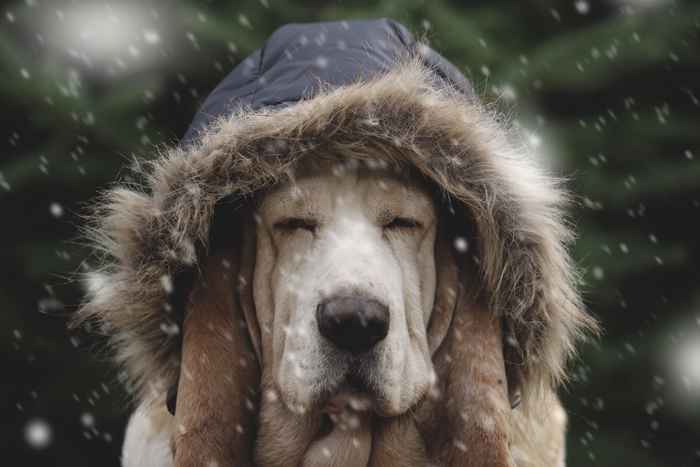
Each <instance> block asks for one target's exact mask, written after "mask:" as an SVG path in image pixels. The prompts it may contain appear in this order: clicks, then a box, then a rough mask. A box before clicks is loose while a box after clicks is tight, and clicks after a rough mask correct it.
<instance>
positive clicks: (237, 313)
mask: <svg viewBox="0 0 700 467" xmlns="http://www.w3.org/2000/svg"><path fill="white" fill-rule="evenodd" d="M242 235H243V236H245V234H242ZM236 243H237V244H236V245H235V246H234V247H227V248H226V249H224V250H222V251H219V252H217V253H214V254H213V255H212V256H210V257H209V258H208V259H207V261H206V264H205V265H204V268H203V270H202V274H201V277H200V279H199V280H198V281H197V282H196V284H195V287H194V290H193V291H192V294H191V295H190V299H189V302H188V304H187V306H186V317H185V322H184V326H183V327H184V330H183V342H182V361H181V370H180V380H179V385H178V391H177V403H176V410H175V417H176V422H177V423H176V427H177V428H176V430H175V433H174V440H173V441H174V450H175V465H177V466H179V467H180V466H195V465H203V464H207V465H209V464H211V465H222V466H223V465H237V466H239V465H240V466H247V465H253V463H252V451H253V443H254V439H255V429H256V426H255V425H256V420H257V411H258V409H257V407H258V400H259V388H260V367H259V362H258V359H257V358H256V349H257V347H256V346H255V345H254V344H253V342H251V335H253V336H254V335H255V332H256V331H255V329H257V327H256V326H257V324H255V325H254V326H253V327H250V326H249V323H247V322H246V318H248V315H249V313H252V314H253V315H254V310H252V309H250V308H248V309H246V307H252V304H250V303H246V301H247V299H246V295H245V294H246V293H249V292H250V291H249V290H247V291H246V288H247V287H248V285H249V284H250V281H249V280H248V283H247V284H246V280H247V279H246V277H245V274H246V268H252V266H251V265H246V264H244V263H245V262H246V261H245V260H246V258H245V253H243V251H244V250H246V249H247V248H241V245H239V244H238V242H236ZM253 250H254V248H253ZM205 461H206V462H205ZM207 462H208V463H207Z"/></svg>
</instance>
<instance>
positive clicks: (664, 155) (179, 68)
mask: <svg viewBox="0 0 700 467" xmlns="http://www.w3.org/2000/svg"><path fill="white" fill-rule="evenodd" d="M382 16H387V17H391V18H394V19H396V20H399V21H401V22H403V23H405V24H406V25H407V26H409V27H410V28H411V30H412V31H414V33H416V34H418V35H422V36H424V37H426V38H427V39H428V40H429V41H430V43H431V44H432V45H433V46H434V47H435V48H436V49H438V50H439V51H441V52H442V53H443V54H444V55H445V56H446V57H447V58H448V59H450V60H452V61H453V62H454V63H455V64H457V65H458V66H459V67H460V68H461V69H462V70H463V71H464V73H465V74H466V75H467V76H468V77H469V78H470V79H471V80H472V81H473V82H474V83H475V85H476V87H477V88H478V89H479V92H480V93H481V94H482V95H483V96H484V98H485V99H486V100H488V101H490V102H494V103H495V105H498V106H500V107H501V108H502V109H503V110H504V111H506V112H508V113H509V114H511V115H512V117H513V120H514V124H515V125H517V126H519V127H521V129H522V131H523V132H524V134H525V135H526V140H527V142H528V144H530V145H532V146H533V147H534V148H535V149H536V150H537V151H539V152H542V153H543V154H544V155H545V156H546V157H547V158H548V160H549V162H550V163H551V164H552V165H553V167H555V169H556V170H557V171H558V172H559V173H562V174H565V175H567V176H569V177H570V179H571V181H570V187H571V188H572V189H573V190H574V192H575V193H576V194H577V206H576V207H575V209H574V210H573V212H572V219H573V221H574V222H575V223H576V225H577V227H578V230H579V231H580V235H579V239H578V242H577V243H576V247H575V255H576V258H577V261H578V263H579V265H580V267H581V268H582V270H583V271H584V276H583V277H584V284H583V287H584V289H585V291H586V301H587V304H588V306H589V308H590V310H591V311H592V313H594V314H595V315H596V316H597V317H598V318H599V319H600V320H601V322H602V325H603V329H604V335H603V336H602V338H601V339H600V340H598V341H596V342H592V343H590V344H588V345H587V346H585V347H584V349H583V352H582V355H581V357H580V359H579V360H578V361H576V362H575V363H574V364H573V365H572V373H573V375H574V376H573V379H572V382H571V384H570V385H569V386H568V388H566V389H565V390H563V391H562V396H563V398H564V400H565V404H566V406H567V408H568V410H569V414H570V425H571V427H570V431H569V437H568V450H569V465H571V466H584V465H597V466H621V465H622V466H628V465H629V466H640V467H652V466H674V467H675V466H691V465H700V274H699V271H698V264H699V261H700V222H699V221H698V218H699V217H700V112H699V111H700V39H699V37H700V2H690V1H688V2H682V1H672V0H609V1H593V0H568V1H554V0H519V1H496V0H489V1H485V0H484V1H463V2H459V1H456V0H424V1H421V0H404V1H399V0H384V1H377V2H368V3H361V2H356V1H336V2H321V1H312V0H305V1H302V0H298V1H291V0H240V1H213V0H211V1H195V0H191V1H179V2H175V1H165V0H163V1H160V2H157V1H146V0H141V1H138V2H130V1H117V0H114V1H112V2H99V1H77V0H76V1H65V2H61V1H54V0H51V1H49V0H21V1H14V2H3V3H1V4H0V108H1V109H2V110H1V112H0V118H1V119H2V124H1V125H0V148H1V149H0V213H1V214H2V219H1V220H0V223H1V224H2V225H3V227H2V228H1V229H0V238H1V239H2V242H1V243H0V251H1V255H2V256H1V257H0V258H1V260H2V261H1V262H0V271H2V280H1V281H0V306H2V314H1V315H0V336H1V337H0V345H1V349H2V350H1V360H0V364H1V365H2V370H1V371H0V410H1V411H2V412H1V413H2V417H0V450H1V451H2V453H3V457H4V459H3V460H2V461H0V462H2V463H3V464H5V465H10V464H7V463H6V462H9V459H17V460H16V461H14V462H13V465H27V466H28V465H72V466H88V465H90V466H94V465H101V466H105V467H106V466H116V465H118V463H119V455H120V445H121V440H122V436H123V428H124V424H125V422H126V417H127V415H128V414H127V411H126V405H125V401H126V400H127V398H126V395H125V394H124V392H123V390H122V389H121V388H120V386H119V384H118V380H119V373H118V370H115V369H114V368H112V367H111V366H110V365H109V364H108V362H107V358H106V357H105V355H103V354H101V353H100V352H98V351H97V349H99V344H100V342H99V340H97V339H95V338H94V337H93V336H91V335H89V334H87V333H85V332H84V331H70V330H68V329H67V326H66V319H67V317H68V316H70V313H71V312H72V311H73V310H74V309H75V305H76V304H77V303H79V301H80V290H79V288H78V287H77V285H76V284H75V283H73V282H72V281H71V280H70V277H71V275H72V274H73V273H74V272H77V271H80V269H81V263H82V261H83V260H84V259H85V258H86V256H87V254H88V253H87V251H86V250H85V249H84V248H83V247H81V245H80V244H79V243H77V242H75V241H74V239H75V238H76V234H77V232H76V226H77V225H78V224H80V217H79V215H80V213H81V212H84V208H85V206H86V204H87V203H89V202H90V200H91V199H94V197H95V196H96V193H97V192H98V190H100V189H103V188H105V187H107V186H109V184H110V183H111V182H113V181H114V180H115V179H117V177H118V176H119V174H120V168H121V167H122V166H123V165H124V164H125V163H127V162H128V159H129V157H131V156H132V155H137V156H138V157H144V158H148V157H152V156H151V155H152V154H153V152H154V149H153V147H154V145H158V144H163V143H174V142H176V141H177V139H178V138H179V137H180V136H181V135H182V134H183V132H184V130H185V128H186V126H187V124H188V122H189V120H190V118H191V117H192V116H193V114H194V112H195V110H196V109H197V107H198V105H199V104H200V103H201V101H202V99H203V98H204V97H205V96H206V95H207V93H208V92H209V91H210V90H212V88H213V87H214V86H215V85H216V83H217V82H218V81H219V80H220V79H221V78H222V77H223V76H224V75H225V74H227V73H228V72H229V71H230V70H231V69H232V67H233V66H234V65H235V64H236V63H238V62H239V61H240V60H241V59H242V58H244V57H245V56H246V55H247V54H248V53H249V52H251V51H252V50H254V49H255V48H257V47H259V46H260V45H261V44H262V42H263V41H264V39H265V38H266V37H267V36H268V35H269V34H270V33H271V32H272V31H273V30H274V29H275V28H277V27H278V26H280V25H282V24H284V23H288V22H308V21H317V20H333V19H351V18H372V17H382Z"/></svg>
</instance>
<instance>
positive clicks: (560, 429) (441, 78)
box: [78, 20, 595, 467]
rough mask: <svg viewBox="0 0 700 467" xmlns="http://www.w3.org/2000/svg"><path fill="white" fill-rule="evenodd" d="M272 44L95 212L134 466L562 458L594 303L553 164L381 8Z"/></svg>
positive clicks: (103, 319)
mask: <svg viewBox="0 0 700 467" xmlns="http://www.w3.org/2000/svg"><path fill="white" fill-rule="evenodd" d="M320 36H322V37H323V40H318V41H314V40H309V38H314V37H320ZM339 44H342V47H341V46H339ZM263 49H264V53H263V52H262V51H258V52H255V53H254V54H252V55H251V56H250V57H249V58H248V59H246V60H244V61H243V62H241V64H240V65H239V66H238V67H236V69H235V70H233V71H232V73H231V74H230V75H228V76H227V77H226V78H225V81H224V82H223V83H222V84H221V85H220V86H219V87H218V88H217V89H216V90H215V91H214V92H213V93H212V94H211V95H210V96H209V98H207V100H206V101H205V102H204V104H203V106H202V108H201V110H200V112H198V114H197V115H196V116H195V119H194V121H193V122H192V125H191V127H190V129H189V130H188V132H187V134H186V135H185V137H184V138H183V140H182V141H181V142H180V143H179V144H178V145H177V146H174V147H172V148H169V149H167V150H165V151H161V154H160V156H159V157H157V158H155V160H154V161H153V162H152V163H151V164H149V165H148V166H147V169H144V170H147V173H144V174H138V175H139V177H138V178H139V179H142V180H144V186H142V187H138V186H135V184H134V183H133V182H132V183H129V184H127V185H125V186H123V187H116V188H114V189H112V190H111V191H110V192H109V193H107V195H106V196H104V197H103V199H102V201H101V202H100V203H99V204H98V206H97V207H96V209H95V211H94V212H95V215H94V216H93V221H94V225H92V226H91V228H89V229H87V230H88V231H90V232H94V238H93V241H94V247H95V248H96V249H97V250H98V251H100V252H102V254H101V255H100V259H101V261H102V263H101V264H99V265H97V267H96V268H95V271H94V273H91V274H90V275H89V280H88V281H87V283H88V289H89V290H88V297H87V300H86V302H85V305H84V306H83V308H82V309H81V310H80V313H79V318H78V319H79V320H91V321H95V322H96V323H97V324H98V325H99V328H100V329H103V330H106V331H107V332H108V333H109V334H110V336H111V340H110V342H111V344H112V347H113V350H114V355H115V359H116V361H117V363H118V364H119V365H121V366H123V368H124V370H125V374H126V376H127V384H128V386H129V388H130V389H131V390H132V391H133V394H134V397H135V399H136V402H137V404H138V408H137V409H136V410H135V412H134V413H133V415H132V418H131V420H130V422H129V425H128V428H127V433H126V439H125V444H124V455H123V463H124V465H125V466H127V467H137V466H173V465H177V466H201V465H217V466H221V467H223V466H229V465H235V466H253V465H257V466H262V467H267V466H303V467H310V466H323V465H332V466H337V467H367V466H372V467H379V466H388V467H392V466H407V465H417V466H425V465H440V466H469V467H476V466H484V467H485V466H490V467H506V466H518V467H535V466H537V467H549V466H563V465H564V457H565V456H564V454H565V453H564V447H565V430H566V415H565V412H564V410H563V408H562V407H561V404H560V403H559V400H558V398H557V396H556V388H557V386H558V384H559V383H561V382H562V381H563V380H564V379H565V377H566V363H567V360H568V358H569V357H570V356H571V354H572V353H573V351H574V349H575V344H576V343H577V341H578V339H579V338H580V337H582V336H583V335H584V334H585V331H587V330H591V329H594V328H595V323H594V321H593V320H592V319H591V318H589V317H588V315H587V314H586V313H585V311H584V310H583V308H582V306H581V301H580V298H579V294H578V291H577V289H576V286H575V284H576V281H575V277H576V274H575V271H574V268H573V266H572V261H571V259H570V257H569V254H568V252H567V245H568V242H570V240H571V238H572V234H571V232H570V230H569V227H568V225H569V224H568V223H567V222H566V221H565V220H564V215H563V210H564V208H565V200H566V198H567V197H566V194H565V193H564V192H563V191H562V190H561V187H560V186H559V184H558V182H556V181H555V179H554V178H552V177H550V176H548V175H547V174H546V171H544V170H543V169H542V168H540V167H539V166H538V164H537V162H536V158H535V157H534V155H532V154H529V153H528V152H527V150H526V148H524V147H523V146H522V145H519V144H514V143H513V142H512V139H511V136H510V130H509V129H507V128H506V127H505V126H504V124H503V119H502V118H500V117H499V116H498V115H495V114H494V113H492V111H490V110H487V109H486V108H485V107H484V106H482V104H481V103H480V102H479V100H478V99H477V97H476V96H475V94H474V92H473V90H472V88H471V85H470V83H469V82H468V81H467V80H466V79H465V78H464V76H463V75H462V74H461V73H460V72H459V71H458V70H457V69H456V68H455V67H454V66H453V65H452V64H450V63H449V62H448V61H447V60H445V59H444V58H443V57H442V56H440V55H439V54H438V53H437V52H435V51H434V50H432V49H431V48H430V47H428V46H427V45H426V44H422V43H419V42H417V41H416V40H415V39H414V38H413V37H412V35H411V34H410V33H409V32H408V31H407V30H406V29H405V28H404V27H403V26H402V25H400V24H398V23H396V22H394V21H390V20H370V21H347V22H329V23H317V24H294V25H289V26H284V27H282V28H280V29H278V30H277V31H275V33H273V35H272V36H271V37H270V38H269V40H268V41H267V42H266V44H265V45H264V47H263ZM319 56H323V57H324V60H323V61H319V60H318V57H319ZM319 63H323V66H320V65H319Z"/></svg>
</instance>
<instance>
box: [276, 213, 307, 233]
mask: <svg viewBox="0 0 700 467" xmlns="http://www.w3.org/2000/svg"><path fill="white" fill-rule="evenodd" d="M273 227H274V228H275V230H279V231H281V232H293V231H295V230H308V231H309V232H311V233H314V232H316V229H317V228H318V221H316V220H315V219H310V218H303V217H287V218H285V219H282V220H279V221H277V222H275V223H274V224H273Z"/></svg>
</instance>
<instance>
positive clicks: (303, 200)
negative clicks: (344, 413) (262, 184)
mask: <svg viewBox="0 0 700 467" xmlns="http://www.w3.org/2000/svg"><path fill="white" fill-rule="evenodd" d="M436 217H437V216H436V212H435V207H434V204H433V200H432V198H431V196H430V194H429V193H428V191H427V190H426V189H425V188H424V187H422V186H421V185H419V184H418V183H415V182H413V181H411V179H410V178H408V177H407V176H404V175H397V174H396V173H395V172H392V171H370V170H362V169H356V168H355V169H348V168H347V167H344V168H342V169H340V170H338V169H337V168H336V169H326V170H320V169H317V170H314V171H312V172H310V173H306V174H305V175H304V176H299V177H298V178H297V179H296V180H295V181H294V182H293V183H288V184H285V185H283V186H280V187H277V188H276V189H275V190H274V191H271V192H269V193H268V194H266V195H265V196H264V198H263V199H262V200H261V202H260V204H259V207H258V209H257V216H256V220H257V227H256V228H257V258H256V266H255V272H254V278H253V298H254V302H255V308H256V313H257V317H258V322H259V324H260V328H261V341H262V360H263V384H264V385H268V389H274V390H276V391H279V394H280V396H281V399H282V401H283V402H284V403H285V405H286V406H287V407H288V408H289V409H291V410H294V411H297V412H303V411H306V410H310V409H314V408H322V407H323V406H324V405H326V404H328V403H329V401H331V400H332V399H333V398H335V397H341V396H342V395H346V394H353V395H355V396H358V397H360V398H361V399H362V400H363V402H365V403H367V404H368V405H369V406H371V408H372V409H373V410H374V411H375V412H377V413H379V414H382V415H397V414H401V413H403V412H405V411H406V410H407V409H409V408H410V407H412V406H413V405H415V404H416V403H417V402H418V401H419V400H420V399H421V398H422V397H423V396H424V395H425V393H426V391H427V390H428V388H429V387H430V384H431V379H432V375H433V370H432V363H431V358H430V352H429V349H428V342H427V335H426V334H427V333H426V328H427V324H428V319H429V317H430V314H431V311H432V309H433V302H434V299H435V287H436V272H435V257H434V249H435V237H436V224H437V219H436ZM270 386H271V387H270Z"/></svg>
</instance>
